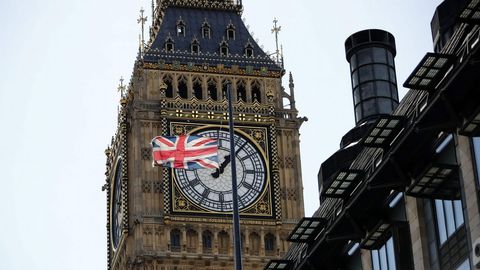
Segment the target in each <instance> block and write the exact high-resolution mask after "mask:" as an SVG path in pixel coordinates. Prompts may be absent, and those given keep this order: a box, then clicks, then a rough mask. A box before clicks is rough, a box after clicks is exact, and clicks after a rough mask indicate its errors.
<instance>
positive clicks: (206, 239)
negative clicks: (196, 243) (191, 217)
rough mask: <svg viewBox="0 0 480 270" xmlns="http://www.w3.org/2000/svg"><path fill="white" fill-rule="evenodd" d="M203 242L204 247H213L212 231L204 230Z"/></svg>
mask: <svg viewBox="0 0 480 270" xmlns="http://www.w3.org/2000/svg"><path fill="white" fill-rule="evenodd" d="M202 243H203V247H204V248H212V233H211V232H210V231H206V232H203V235H202Z"/></svg>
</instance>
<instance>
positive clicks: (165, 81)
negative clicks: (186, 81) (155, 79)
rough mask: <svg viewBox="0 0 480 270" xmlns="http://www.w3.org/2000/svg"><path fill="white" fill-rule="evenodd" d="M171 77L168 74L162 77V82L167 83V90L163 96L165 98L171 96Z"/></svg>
mask: <svg viewBox="0 0 480 270" xmlns="http://www.w3.org/2000/svg"><path fill="white" fill-rule="evenodd" d="M172 81H173V80H172V78H171V77H170V76H165V77H164V78H163V82H164V83H165V84H166V85H167V90H166V93H165V96H166V97H167V98H172V97H173V84H172Z"/></svg>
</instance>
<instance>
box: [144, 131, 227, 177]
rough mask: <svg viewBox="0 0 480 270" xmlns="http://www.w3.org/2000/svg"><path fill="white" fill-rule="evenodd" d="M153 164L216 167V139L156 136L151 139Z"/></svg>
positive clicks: (194, 167)
mask: <svg viewBox="0 0 480 270" xmlns="http://www.w3.org/2000/svg"><path fill="white" fill-rule="evenodd" d="M152 154H153V165H154V166H155V165H161V166H165V167H170V168H175V169H187V170H196V169H202V168H207V169H213V168H218V145H217V140H216V139H212V138H207V137H199V136H190V135H180V136H157V137H155V138H153V140H152Z"/></svg>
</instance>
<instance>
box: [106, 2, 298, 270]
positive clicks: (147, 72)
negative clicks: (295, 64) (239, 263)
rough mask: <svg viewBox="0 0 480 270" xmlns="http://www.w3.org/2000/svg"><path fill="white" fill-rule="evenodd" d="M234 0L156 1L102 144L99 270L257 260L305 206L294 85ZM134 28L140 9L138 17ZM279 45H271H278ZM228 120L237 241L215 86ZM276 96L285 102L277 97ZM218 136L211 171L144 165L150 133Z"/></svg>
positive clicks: (224, 122)
mask: <svg viewBox="0 0 480 270" xmlns="http://www.w3.org/2000/svg"><path fill="white" fill-rule="evenodd" d="M242 10H243V7H242V4H241V1H233V0H197V1H191V0H162V1H160V0H157V1H156V3H155V5H154V6H153V11H154V12H153V17H154V20H153V24H152V25H151V27H150V28H149V33H150V35H149V36H150V38H149V40H148V41H144V40H143V33H142V41H141V45H140V49H139V54H138V57H137V59H136V61H135V64H134V67H133V73H132V77H131V80H130V82H129V83H128V84H127V85H126V86H124V85H123V84H122V85H120V87H119V89H120V90H121V92H122V98H121V100H120V108H119V113H118V128H117V131H116V133H115V135H114V136H113V138H112V141H111V145H110V146H109V147H108V148H107V150H106V151H105V153H106V156H107V163H106V166H107V171H106V184H105V189H106V193H107V236H108V242H107V247H108V269H109V270H110V269H111V270H124V269H142V270H144V269H145V270H147V269H148V270H187V269H204V270H207V269H212V270H214V269H215V270H222V269H223V270H227V269H228V270H230V269H233V262H234V261H233V241H232V240H234V241H236V242H239V241H240V240H241V242H242V243H243V245H242V253H243V265H244V269H263V267H264V266H265V264H266V263H267V262H268V261H269V260H270V259H275V258H277V259H279V258H281V257H282V256H283V255H285V252H286V251H287V249H288V246H289V244H290V243H289V242H288V241H287V238H288V235H289V233H290V231H291V230H292V229H293V228H294V227H295V225H296V223H297V221H298V220H300V219H301V218H302V217H303V216H304V210H303V187H302V175H301V164H300V150H299V128H300V126H301V124H302V123H303V121H305V120H306V119H305V118H300V117H298V111H297V109H296V108H295V100H294V84H293V78H292V76H291V75H290V84H289V86H288V88H287V89H285V88H284V87H282V85H281V80H282V77H283V76H284V75H285V70H284V67H283V63H282V59H281V57H279V55H278V54H277V55H275V56H276V57H274V58H273V59H272V57H271V56H270V55H267V54H266V53H265V52H264V51H263V50H262V49H261V48H260V47H259V45H258V44H257V43H256V42H255V40H254V39H253V38H252V36H251V35H250V33H249V32H248V29H247V28H246V26H245V25H244V23H243V21H242V19H241V14H242ZM139 22H140V23H141V24H142V28H144V27H145V29H146V28H147V26H146V25H145V19H144V17H143V13H142V17H141V18H140V19H139ZM277 52H278V51H277ZM229 84H230V85H231V89H232V93H233V103H234V104H233V111H234V112H233V117H234V119H235V130H234V132H235V144H236V147H237V148H236V149H237V150H236V152H235V153H234V157H235V160H236V163H237V168H239V169H238V170H237V177H238V194H239V200H238V202H239V207H240V217H241V224H240V225H241V239H233V233H232V204H233V200H232V187H231V178H230V173H231V168H230V160H231V156H230V153H229V151H228V149H229V145H230V140H229V136H228V134H229V129H228V113H227V99H226V94H227V93H226V90H227V87H228V86H227V85H229ZM284 102H285V104H284ZM182 134H193V135H199V136H208V137H213V138H217V139H218V141H219V159H220V163H221V166H220V168H219V169H218V170H215V169H211V170H197V171H189V170H181V169H176V170H172V169H169V168H163V167H152V157H151V156H152V154H151V146H150V142H151V140H152V138H154V137H155V136H159V135H164V136H166V135H171V136H175V135H182Z"/></svg>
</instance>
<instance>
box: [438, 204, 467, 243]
mask: <svg viewBox="0 0 480 270" xmlns="http://www.w3.org/2000/svg"><path fill="white" fill-rule="evenodd" d="M435 213H436V219H437V231H438V239H439V242H440V245H443V244H444V243H445V242H446V241H447V239H448V238H449V237H450V236H451V235H453V234H454V233H455V231H456V230H457V229H458V228H460V226H462V225H463V223H464V219H463V211H462V202H461V201H460V200H455V201H449V200H435Z"/></svg>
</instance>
